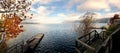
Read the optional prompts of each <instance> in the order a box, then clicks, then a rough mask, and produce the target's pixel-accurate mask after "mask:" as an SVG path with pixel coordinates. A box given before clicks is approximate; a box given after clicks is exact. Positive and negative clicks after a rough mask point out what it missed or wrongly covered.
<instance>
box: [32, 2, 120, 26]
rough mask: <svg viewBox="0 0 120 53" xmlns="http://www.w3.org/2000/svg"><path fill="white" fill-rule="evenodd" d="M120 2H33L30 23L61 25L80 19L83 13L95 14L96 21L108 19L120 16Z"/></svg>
mask: <svg viewBox="0 0 120 53" xmlns="http://www.w3.org/2000/svg"><path fill="white" fill-rule="evenodd" d="M119 5H120V0H34V1H33V2H32V5H31V10H30V11H31V13H33V14H34V16H33V19H31V20H30V21H33V22H39V23H45V24H49V23H62V22H64V21H74V20H78V19H80V16H82V15H83V14H84V13H85V12H87V11H90V12H94V13H96V14H97V16H96V17H95V18H96V19H101V18H110V17H112V16H113V15H114V14H120V6H119Z"/></svg>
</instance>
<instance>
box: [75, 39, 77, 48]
mask: <svg viewBox="0 0 120 53" xmlns="http://www.w3.org/2000/svg"><path fill="white" fill-rule="evenodd" d="M75 44H76V45H75V47H76V48H78V42H77V40H75Z"/></svg>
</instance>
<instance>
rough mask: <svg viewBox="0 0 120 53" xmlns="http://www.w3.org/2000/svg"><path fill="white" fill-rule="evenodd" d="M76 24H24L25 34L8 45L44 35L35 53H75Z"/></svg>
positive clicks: (98, 24) (100, 24)
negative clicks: (36, 35) (39, 34)
mask: <svg viewBox="0 0 120 53" xmlns="http://www.w3.org/2000/svg"><path fill="white" fill-rule="evenodd" d="M104 25H106V23H97V24H96V26H97V27H100V26H104ZM74 28H75V24H71V23H69V24H24V32H22V33H20V35H19V36H17V37H16V38H14V39H10V40H9V41H8V45H9V46H11V45H14V44H15V43H17V42H20V41H22V40H24V41H26V40H28V39H29V38H31V37H32V36H34V35H35V34H38V33H44V34H45V36H44V38H43V39H42V41H41V42H40V43H39V45H38V46H37V48H36V49H35V51H34V52H35V53H74V47H75V39H76V37H77V34H76V32H75V30H74Z"/></svg>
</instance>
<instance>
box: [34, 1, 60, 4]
mask: <svg viewBox="0 0 120 53" xmlns="http://www.w3.org/2000/svg"><path fill="white" fill-rule="evenodd" d="M59 1H61V0H34V3H37V2H39V3H40V4H49V3H51V2H59Z"/></svg>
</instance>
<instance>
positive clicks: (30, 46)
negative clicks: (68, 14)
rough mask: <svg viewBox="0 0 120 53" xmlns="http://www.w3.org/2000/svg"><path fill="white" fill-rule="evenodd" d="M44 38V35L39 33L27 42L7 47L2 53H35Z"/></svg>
mask: <svg viewBox="0 0 120 53" xmlns="http://www.w3.org/2000/svg"><path fill="white" fill-rule="evenodd" d="M43 37H44V34H42V33H39V34H37V35H35V36H33V37H31V38H30V39H28V40H27V41H20V42H18V43H16V44H15V45H13V46H11V47H6V48H5V49H4V52H2V53H33V51H34V50H35V48H36V47H37V45H38V44H39V43H40V41H41V40H42V38H43Z"/></svg>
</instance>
